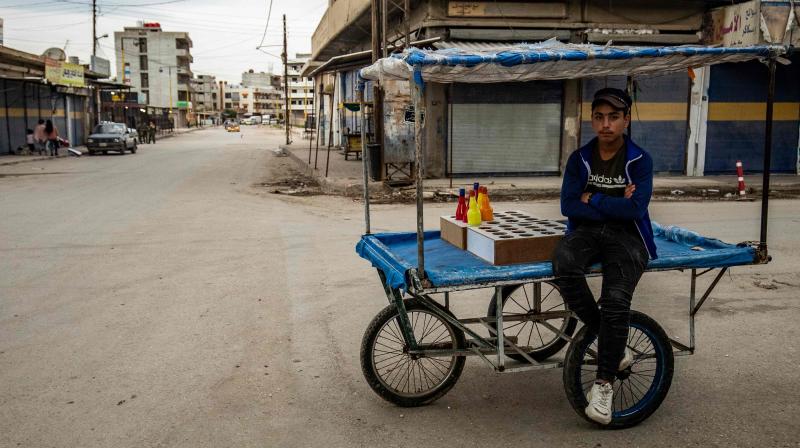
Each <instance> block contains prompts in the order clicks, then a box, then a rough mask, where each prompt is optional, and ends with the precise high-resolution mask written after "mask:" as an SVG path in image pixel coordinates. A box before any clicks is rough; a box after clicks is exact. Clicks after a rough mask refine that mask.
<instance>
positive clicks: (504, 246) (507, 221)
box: [467, 211, 566, 266]
mask: <svg viewBox="0 0 800 448" xmlns="http://www.w3.org/2000/svg"><path fill="white" fill-rule="evenodd" d="M565 231H566V226H565V225H564V224H562V223H560V222H558V221H553V220H547V219H539V218H535V217H533V216H531V215H529V214H527V213H525V212H520V211H511V212H497V213H495V214H494V220H493V221H488V222H484V223H483V224H481V225H480V227H468V229H467V250H469V251H470V252H471V253H473V254H475V255H477V256H478V257H480V258H482V259H484V260H486V261H488V262H489V263H492V264H494V265H497V266H501V265H508V264H515V263H535V262H540V261H548V260H551V259H552V256H553V251H555V248H556V246H557V245H558V242H559V241H560V240H561V238H563V237H564V232H565Z"/></svg>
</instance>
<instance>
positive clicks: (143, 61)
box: [139, 54, 147, 70]
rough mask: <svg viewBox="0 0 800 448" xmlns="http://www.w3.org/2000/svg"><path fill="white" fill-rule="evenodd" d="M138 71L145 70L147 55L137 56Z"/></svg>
mask: <svg viewBox="0 0 800 448" xmlns="http://www.w3.org/2000/svg"><path fill="white" fill-rule="evenodd" d="M139 70H147V55H146V54H142V55H139Z"/></svg>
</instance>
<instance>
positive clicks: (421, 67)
mask: <svg viewBox="0 0 800 448" xmlns="http://www.w3.org/2000/svg"><path fill="white" fill-rule="evenodd" d="M786 51H787V48H786V47H784V46H780V45H756V46H747V47H720V46H699V45H683V46H655V47H640V46H613V45H611V43H610V42H609V44H607V45H604V46H601V45H593V44H567V43H561V42H559V41H556V40H555V39H550V40H548V41H544V42H540V43H536V44H519V45H514V46H509V47H507V48H503V49H501V50H499V51H474V50H471V51H465V50H460V49H452V48H451V49H444V50H424V49H417V48H410V49H407V50H405V51H403V52H402V53H396V54H393V55H391V56H389V57H385V58H382V59H379V60H377V61H376V62H375V63H373V64H372V65H370V66H368V67H365V68H363V69H361V70H360V72H359V86H358V90H359V101H360V102H361V103H363V101H364V95H363V90H364V86H365V84H366V81H367V80H372V81H376V82H378V83H381V84H383V83H385V81H386V80H404V81H408V82H409V84H410V88H411V92H412V98H413V101H414V112H415V122H414V127H415V146H416V149H415V161H416V168H417V171H416V175H415V183H416V193H417V194H416V205H417V207H416V208H417V260H418V263H419V266H418V268H417V270H416V274H417V275H418V276H419V280H420V281H421V282H422V285H423V287H429V286H431V285H430V284H429V283H430V282H429V281H428V279H427V278H426V275H425V255H424V228H423V224H424V223H423V219H422V209H423V200H422V186H423V177H424V167H423V164H422V161H423V156H422V151H423V148H424V147H425V142H424V141H423V139H424V134H423V132H422V129H423V127H424V123H423V122H422V109H423V108H424V104H425V83H427V82H435V83H455V82H459V83H497V82H509V81H512V82H513V81H517V82H525V81H533V80H557V79H577V78H591V77H604V76H613V75H624V76H628V77H631V76H635V75H639V74H652V73H667V72H675V71H681V70H687V69H691V68H697V67H703V66H708V65H713V64H721V63H726V62H745V61H750V60H761V61H762V62H766V63H767V65H768V67H769V85H768V94H767V111H766V117H765V120H766V132H765V138H764V175H763V185H762V200H761V234H760V239H759V245H758V250H757V253H756V259H757V261H758V262H767V261H768V260H769V256H768V254H767V219H768V205H769V175H770V163H771V155H772V115H773V105H774V97H775V62H776V59H778V58H780V56H781V55H783V54H784V53H786ZM361 111H362V114H363V113H364V107H361ZM363 118H364V117H363V116H362V119H363ZM362 129H363V128H362ZM362 132H363V130H362ZM364 138H365V136H362V141H364V140H363V139H364ZM362 159H363V165H364V168H363V171H364V216H365V224H366V233H367V234H369V233H370V216H369V185H368V178H367V166H368V165H367V164H368V163H369V160H368V155H367V154H364V157H362Z"/></svg>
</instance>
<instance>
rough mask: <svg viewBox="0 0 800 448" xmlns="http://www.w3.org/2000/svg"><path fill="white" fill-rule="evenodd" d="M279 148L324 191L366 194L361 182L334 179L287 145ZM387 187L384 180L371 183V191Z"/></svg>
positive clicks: (342, 194)
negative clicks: (315, 167)
mask: <svg viewBox="0 0 800 448" xmlns="http://www.w3.org/2000/svg"><path fill="white" fill-rule="evenodd" d="M278 148H279V149H281V150H282V151H283V153H284V154H286V155H287V156H288V157H289V158H290V159H291V160H292V161H293V162H294V163H295V164H296V165H297V167H298V168H299V169H300V171H301V172H302V174H304V175H306V176H308V177H310V178H312V179H314V180H315V181H316V182H317V183H318V184H319V186H320V188H321V190H322V192H323V193H325V194H331V195H340V196H348V197H356V196H362V195H363V194H364V193H363V191H364V189H363V186H362V184H361V183H360V182H355V183H353V182H344V181H340V180H335V179H332V178H330V177H325V175H323V174H322V173H321V172H320V170H315V169H314V168H313V167H312V166H311V165H309V164H308V163H307V162H306V161H305V160H303V159H301V158H300V157H298V156H297V154H295V153H294V152H293V151H292V150H291V149H289V148H288V147H287V146H286V145H278ZM385 188H386V187H385V185H384V183H383V182H370V183H369V191H370V192H378V191H385Z"/></svg>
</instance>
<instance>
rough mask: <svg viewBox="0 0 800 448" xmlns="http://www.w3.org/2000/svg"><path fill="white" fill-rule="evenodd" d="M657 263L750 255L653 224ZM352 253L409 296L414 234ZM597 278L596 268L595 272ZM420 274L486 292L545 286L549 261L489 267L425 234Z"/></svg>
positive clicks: (668, 265)
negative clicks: (508, 285) (511, 285)
mask: <svg viewBox="0 0 800 448" xmlns="http://www.w3.org/2000/svg"><path fill="white" fill-rule="evenodd" d="M653 233H654V235H655V240H656V245H657V246H658V259H656V260H651V261H650V264H649V265H648V267H647V270H648V271H661V270H671V269H684V268H688V269H692V268H700V269H702V268H723V267H730V266H738V265H747V264H753V263H755V262H756V261H755V260H756V251H755V249H754V248H753V247H751V246H749V245H746V244H739V245H735V244H728V243H724V242H722V241H720V240H717V239H714V238H708V237H704V236H702V235H700V234H698V233H696V232H693V231H690V230H687V229H683V228H680V227H676V226H660V225H658V224H656V223H653ZM356 252H357V253H358V255H360V256H361V257H362V258H364V259H366V260H369V261H370V262H371V263H372V266H374V267H375V268H377V269H380V270H381V271H383V273H384V274H385V275H386V283H387V286H389V287H391V288H394V289H401V290H409V289H410V287H411V286H412V285H411V284H410V279H409V276H408V275H407V274H408V271H409V270H410V269H414V268H416V267H417V234H416V233H412V232H402V233H379V234H372V235H364V236H363V237H361V241H359V242H358V244H357V245H356ZM595 272H599V266H597V268H596V269H595ZM425 273H426V275H427V278H428V280H429V281H430V282H431V284H432V286H433V288H457V287H468V286H470V285H474V286H478V285H484V286H488V285H490V284H497V283H501V282H512V281H519V282H520V283H523V282H527V281H537V280H546V279H548V278H552V277H553V269H552V264H551V263H550V262H549V261H545V262H538V263H523V264H515V265H510V266H493V265H492V264H490V263H488V262H486V261H484V260H482V259H481V258H478V257H477V256H475V255H473V254H471V253H469V252H467V251H464V250H461V249H459V248H457V247H455V246H453V245H452V244H450V243H447V242H445V241H443V240H442V239H441V237H440V233H439V232H438V231H429V232H425Z"/></svg>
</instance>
